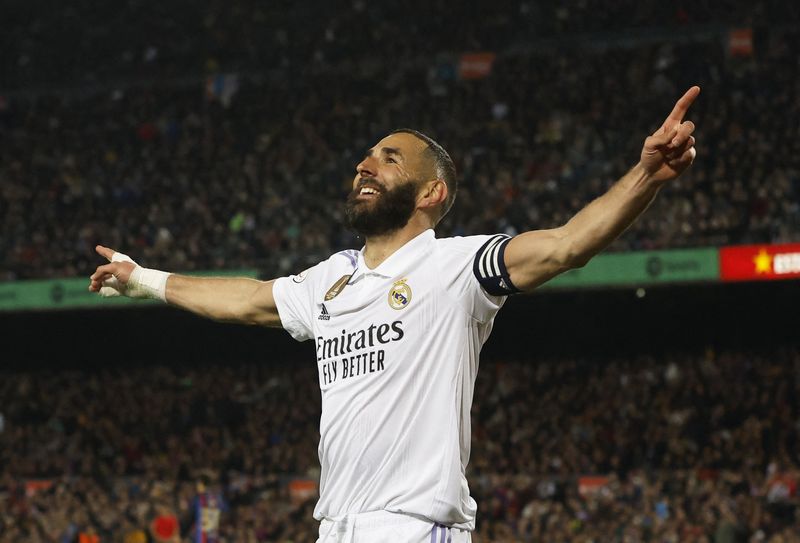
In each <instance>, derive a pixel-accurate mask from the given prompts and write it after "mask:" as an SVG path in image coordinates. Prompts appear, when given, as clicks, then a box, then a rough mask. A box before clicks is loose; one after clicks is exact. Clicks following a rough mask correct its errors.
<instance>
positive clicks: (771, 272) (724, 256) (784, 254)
mask: <svg viewBox="0 0 800 543" xmlns="http://www.w3.org/2000/svg"><path fill="white" fill-rule="evenodd" d="M719 271H720V279H722V280H723V281H774V280H776V279H796V278H799V277H800V243H786V244H783V245H740V246H734V247H722V248H721V249H720V250H719Z"/></svg>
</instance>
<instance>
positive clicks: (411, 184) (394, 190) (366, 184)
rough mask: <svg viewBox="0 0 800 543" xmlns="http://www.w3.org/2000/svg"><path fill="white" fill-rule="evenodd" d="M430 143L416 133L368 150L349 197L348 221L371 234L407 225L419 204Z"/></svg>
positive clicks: (360, 231)
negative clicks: (419, 137) (426, 155)
mask: <svg viewBox="0 0 800 543" xmlns="http://www.w3.org/2000/svg"><path fill="white" fill-rule="evenodd" d="M426 148H427V145H426V144H425V142H423V141H422V140H420V139H418V138H417V137H415V136H414V135H412V134H407V133H397V134H391V135H389V136H386V137H385V138H383V139H382V140H381V141H379V142H378V143H377V144H376V145H375V146H374V147H372V148H371V149H369V150H368V151H367V154H366V156H365V157H364V159H363V160H362V161H361V162H360V163H359V164H358V166H356V176H355V179H353V190H352V192H351V193H350V195H349V196H348V197H347V203H346V204H345V217H346V219H347V224H348V225H349V226H350V227H351V228H352V229H353V230H355V231H356V232H357V233H358V234H360V235H362V236H365V237H370V236H380V235H383V234H388V233H391V232H394V231H396V230H399V229H400V228H403V227H404V226H405V225H406V224H408V221H409V219H410V218H411V216H412V215H413V213H414V210H415V209H416V206H417V194H418V192H419V189H420V188H421V187H422V184H423V181H422V179H424V172H425V171H426V169H427V168H426V162H425V158H424V153H425V149H426Z"/></svg>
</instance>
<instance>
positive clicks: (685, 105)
mask: <svg viewBox="0 0 800 543" xmlns="http://www.w3.org/2000/svg"><path fill="white" fill-rule="evenodd" d="M698 94H700V87H697V86H695V87H692V88H690V89H689V90H688V91H686V94H684V95H683V96H682V97H681V99H680V100H678V101H677V102H676V103H675V107H674V108H673V109H672V112H671V113H670V114H669V116H668V117H667V119H666V120H665V121H664V124H662V125H661V127H660V128H659V129H658V130H656V131H655V132H653V134H652V135H651V136H650V137H648V138H647V139H646V140H644V147H643V148H642V155H641V158H640V164H641V165H642V167H643V168H644V169H645V171H646V172H647V173H648V175H649V176H650V179H651V180H653V181H655V182H657V183H664V182H666V181H670V180H672V179H675V178H676V177H678V176H679V175H680V174H682V173H683V172H684V171H685V170H686V169H687V168H688V167H689V166H690V165H691V164H692V161H693V160H694V157H695V156H696V155H697V151H695V148H694V143H695V140H694V137H693V136H692V132H694V123H693V122H692V121H686V122H684V121H683V117H684V116H685V115H686V112H687V111H688V110H689V107H690V106H691V105H692V103H693V102H694V99H695V98H697V95H698Z"/></svg>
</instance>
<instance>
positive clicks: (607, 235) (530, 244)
mask: <svg viewBox="0 0 800 543" xmlns="http://www.w3.org/2000/svg"><path fill="white" fill-rule="evenodd" d="M698 94H700V88H699V87H692V88H691V89H689V90H688V91H686V94H684V95H683V97H682V98H681V99H680V100H678V102H677V103H676V104H675V107H674V108H673V110H672V112H671V113H670V114H669V116H668V117H667V119H666V120H665V121H664V123H663V124H662V125H661V127H660V128H659V129H658V130H656V131H655V132H654V133H653V134H652V135H651V136H650V137H648V138H647V139H645V142H644V147H643V148H642V153H641V157H640V160H639V162H638V163H637V164H636V165H635V166H634V167H633V168H631V170H630V171H629V172H628V173H626V174H625V175H624V176H623V177H622V178H621V179H620V180H619V181H618V182H617V183H616V184H614V186H612V187H611V189H610V190H609V191H608V192H607V193H605V194H604V195H602V196H600V197H599V198H597V199H596V200H594V201H593V202H591V203H590V204H589V205H587V206H586V207H585V208H583V209H582V210H581V211H580V212H578V213H577V214H576V215H575V216H574V217H572V219H570V220H569V222H567V223H566V224H565V225H563V226H561V227H559V228H553V229H550V230H536V231H532V232H525V233H523V234H520V235H518V236H516V237H514V238H513V239H512V240H511V241H510V242H509V243H508V246H507V247H506V250H505V264H506V268H507V269H508V273H509V275H510V277H511V281H512V283H514V286H516V287H517V288H519V289H520V290H523V291H531V290H533V289H534V288H536V287H537V286H539V285H541V284H542V283H544V282H545V281H548V280H549V279H552V278H553V277H555V276H556V275H558V274H559V273H562V272H564V271H567V270H569V269H572V268H579V267H581V266H584V265H585V264H586V263H587V262H588V261H589V260H590V259H591V258H592V257H593V256H594V255H596V254H597V253H599V252H600V251H602V250H603V249H604V248H606V247H607V246H608V245H609V244H610V243H611V242H612V241H614V240H615V239H616V238H617V237H618V236H619V235H620V234H622V233H623V232H624V231H625V230H626V229H627V228H628V227H629V226H630V225H631V224H632V223H633V222H634V221H635V220H636V219H637V218H638V217H639V215H641V214H642V212H644V210H645V209H647V207H648V206H649V205H650V203H651V202H652V201H653V199H654V198H655V196H656V194H658V191H659V190H660V189H661V187H662V186H663V185H664V183H666V182H667V181H669V180H671V179H675V178H676V177H678V176H679V175H680V174H681V173H683V172H684V170H686V169H687V168H688V167H689V166H690V165H691V163H692V161H693V160H694V157H695V154H696V151H695V149H694V143H695V140H694V137H693V136H692V132H694V123H692V122H691V121H686V122H684V121H683V118H684V116H685V115H686V112H687V111H688V109H689V106H691V104H692V102H694V100H695V98H697V95H698Z"/></svg>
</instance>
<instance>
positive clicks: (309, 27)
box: [0, 0, 800, 91]
mask: <svg viewBox="0 0 800 543" xmlns="http://www.w3.org/2000/svg"><path fill="white" fill-rule="evenodd" d="M3 7H4V10H3V17H2V18H1V19H0V29H2V32H0V44H1V45H2V47H0V73H2V74H3V77H2V78H0V85H2V89H0V90H5V91H8V90H12V89H26V88H37V89H41V88H47V87H50V86H52V85H53V84H66V85H69V86H77V85H82V84H84V85H85V84H96V83H107V82H109V81H117V80H132V79H142V78H164V77H174V76H184V75H186V74H187V73H192V72H196V71H199V70H205V69H208V68H210V67H214V66H219V67H221V68H223V69H225V70H247V71H253V70H256V71H265V70H268V69H270V68H273V67H283V68H292V69H294V70H295V71H297V70H298V69H299V70H304V71H305V70H307V69H309V68H316V67H321V66H324V65H330V64H332V63H336V62H339V61H343V60H352V59H354V58H365V57H367V58H374V59H379V60H384V59H392V60H393V61H395V62H396V61H416V60H418V59H420V58H424V57H431V56H435V55H437V54H440V53H442V52H461V51H468V50H490V51H501V50H504V49H511V48H516V47H525V46H526V44H529V43H530V42H531V41H532V40H546V39H552V38H561V37H562V36H564V35H577V36H586V35H597V34H604V33H614V32H617V33H618V32H621V31H625V32H631V31H644V32H651V31H652V29H653V28H658V29H663V30H665V31H668V32H674V31H675V30H678V29H685V28H687V27H698V26H705V27H707V26H713V25H717V26H718V25H734V26H739V25H742V26H743V25H747V26H757V27H763V26H774V25H788V24H791V23H792V22H793V21H797V19H798V17H799V16H800V9H799V8H798V6H797V5H795V4H794V3H792V2H782V1H778V0H754V1H752V2H747V3H738V2H733V3H731V2H729V3H726V4H724V5H723V4H717V3H715V2H708V1H701V2H686V1H681V2H670V3H664V2H652V1H646V2H642V1H640V0H639V1H637V0H618V1H616V2H614V3H613V4H609V3H607V2H602V1H601V0H580V1H577V2H567V3H560V4H559V3H556V4H554V3H552V2H541V1H536V0H495V1H494V2H491V3H482V4H480V5H477V6H467V5H462V4H457V3H453V2H447V1H446V0H407V1H406V2H404V4H403V7H404V9H398V10H392V11H391V12H390V13H387V10H386V9H385V6H382V5H379V4H375V3H370V2H366V1H365V0H332V1H330V2H325V3H300V4H298V3H297V2H290V1H287V0H277V1H273V2H266V3H265V2H257V1H253V0H210V1H207V2H203V3H202V4H197V3H195V2H189V1H188V0H173V1H171V2H162V3H154V2H143V1H141V0H123V1H122V2H117V3H115V4H113V5H109V4H103V5H98V4H97V3H95V2H91V1H87V0H76V1H73V2H69V3H63V2H52V1H51V2H39V3H37V4H31V3H30V2H26V1H24V0H7V1H6V2H4V6H3ZM299 29H302V31H298V30H299ZM355 29H357V31H356V30H355Z"/></svg>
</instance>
